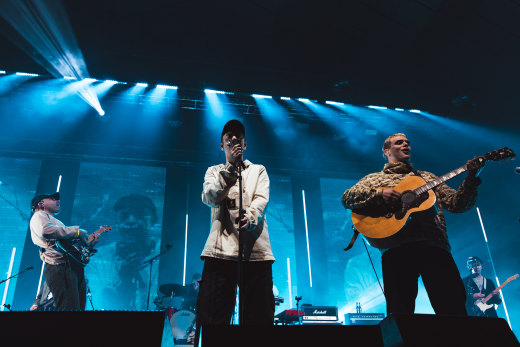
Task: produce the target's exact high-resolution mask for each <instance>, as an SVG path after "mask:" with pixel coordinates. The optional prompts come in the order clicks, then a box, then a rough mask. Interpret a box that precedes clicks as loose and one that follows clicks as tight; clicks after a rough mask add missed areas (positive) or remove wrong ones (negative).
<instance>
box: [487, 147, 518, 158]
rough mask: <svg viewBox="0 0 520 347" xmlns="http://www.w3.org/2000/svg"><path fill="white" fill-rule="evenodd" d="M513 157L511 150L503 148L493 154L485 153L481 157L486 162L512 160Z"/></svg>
mask: <svg viewBox="0 0 520 347" xmlns="http://www.w3.org/2000/svg"><path fill="white" fill-rule="evenodd" d="M515 156H516V154H515V152H513V150H512V149H510V148H507V147H504V148H500V149H497V150H495V151H493V152H489V153H486V154H484V155H483V156H482V157H483V158H484V159H486V160H493V161H499V160H502V159H507V158H513V157H515Z"/></svg>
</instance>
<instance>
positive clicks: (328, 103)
mask: <svg viewBox="0 0 520 347" xmlns="http://www.w3.org/2000/svg"><path fill="white" fill-rule="evenodd" d="M325 103H326V104H327V105H334V106H343V105H345V104H344V103H342V102H337V101H328V100H327V101H325Z"/></svg>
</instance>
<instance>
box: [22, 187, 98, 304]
mask: <svg viewBox="0 0 520 347" xmlns="http://www.w3.org/2000/svg"><path fill="white" fill-rule="evenodd" d="M31 208H32V210H33V211H34V214H33V216H32V217H31V221H30V229H31V238H32V241H33V243H34V244H35V245H36V246H38V247H39V248H40V258H41V259H42V261H43V262H45V270H44V274H45V280H46V281H47V284H48V285H49V289H50V291H51V292H52V295H53V297H54V303H55V305H56V310H58V311H61V310H84V309H85V303H86V283H85V274H84V269H83V266H82V265H81V264H79V263H77V262H76V261H74V260H71V259H69V258H68V257H67V256H66V255H65V254H64V253H62V252H61V251H59V250H58V249H56V241H58V240H61V239H71V238H82V239H83V240H85V241H86V240H87V239H88V234H87V232H86V231H85V230H83V229H80V228H79V227H78V226H65V225H64V224H63V223H62V222H61V221H60V220H58V219H56V218H55V217H54V215H55V214H56V213H58V212H59V211H60V194H59V193H54V194H40V195H36V196H35V197H34V198H33V199H32V200H31ZM93 235H94V239H93V241H92V243H91V244H93V245H94V244H96V243H97V242H98V241H99V235H97V234H96V233H94V234H93Z"/></svg>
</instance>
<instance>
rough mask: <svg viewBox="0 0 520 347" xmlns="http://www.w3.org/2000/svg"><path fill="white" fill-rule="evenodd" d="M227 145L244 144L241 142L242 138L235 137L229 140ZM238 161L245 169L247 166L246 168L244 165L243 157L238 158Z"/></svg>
mask: <svg viewBox="0 0 520 347" xmlns="http://www.w3.org/2000/svg"><path fill="white" fill-rule="evenodd" d="M227 145H228V146H229V147H234V146H235V145H239V146H240V148H242V144H241V143H240V140H239V139H237V138H234V139H232V140H229V141H228V142H227ZM237 163H238V164H239V165H240V167H242V169H245V168H246V166H245V165H244V162H243V161H242V160H241V159H238V160H237Z"/></svg>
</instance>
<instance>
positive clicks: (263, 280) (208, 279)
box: [197, 258, 275, 337]
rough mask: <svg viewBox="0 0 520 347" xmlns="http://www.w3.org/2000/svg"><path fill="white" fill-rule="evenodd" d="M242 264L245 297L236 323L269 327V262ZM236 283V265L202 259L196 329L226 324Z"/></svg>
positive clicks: (271, 304)
mask: <svg viewBox="0 0 520 347" xmlns="http://www.w3.org/2000/svg"><path fill="white" fill-rule="evenodd" d="M242 264H243V274H244V278H243V281H244V282H243V283H244V290H245V293H244V294H245V297H244V317H241V318H240V319H241V321H242V322H243V324H245V325H272V324H273V319H274V306H275V305H274V295H273V274H272V261H258V262H256V261H249V262H243V263H242ZM236 283H237V262H236V261H230V260H221V259H215V258H206V260H205V262H204V269H203V270H202V279H201V281H200V289H199V295H198V297H197V327H200V326H201V325H202V326H204V325H229V324H230V321H231V316H232V315H233V310H234V308H235V286H236ZM197 330H198V329H197ZM197 337H198V331H197Z"/></svg>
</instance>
